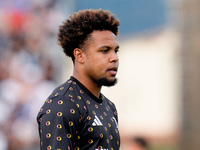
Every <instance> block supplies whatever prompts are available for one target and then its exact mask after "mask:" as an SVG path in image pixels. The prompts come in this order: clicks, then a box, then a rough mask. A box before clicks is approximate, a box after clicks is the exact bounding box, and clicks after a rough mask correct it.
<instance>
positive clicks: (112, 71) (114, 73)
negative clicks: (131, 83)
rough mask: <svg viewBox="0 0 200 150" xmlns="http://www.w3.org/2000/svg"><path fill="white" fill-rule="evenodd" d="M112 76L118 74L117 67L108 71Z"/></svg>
mask: <svg viewBox="0 0 200 150" xmlns="http://www.w3.org/2000/svg"><path fill="white" fill-rule="evenodd" d="M107 71H108V72H109V73H110V74H111V75H112V76H115V75H116V74H117V67H112V68H109V69H108V70H107Z"/></svg>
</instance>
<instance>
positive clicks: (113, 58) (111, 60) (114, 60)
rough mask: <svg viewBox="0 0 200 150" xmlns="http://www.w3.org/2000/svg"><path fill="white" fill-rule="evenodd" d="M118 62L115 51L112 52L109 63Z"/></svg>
mask: <svg viewBox="0 0 200 150" xmlns="http://www.w3.org/2000/svg"><path fill="white" fill-rule="evenodd" d="M118 61H119V57H118V55H117V53H116V52H115V51H114V52H112V55H111V58H110V62H118Z"/></svg>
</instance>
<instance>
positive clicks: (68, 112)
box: [37, 96, 81, 150]
mask: <svg viewBox="0 0 200 150" xmlns="http://www.w3.org/2000/svg"><path fill="white" fill-rule="evenodd" d="M37 119H38V124H39V132H40V140H41V143H40V145H41V150H50V149H51V150H59V149H65V150H68V149H70V150H71V149H74V143H75V139H76V138H78V137H77V133H78V127H79V126H80V125H79V124H80V122H81V114H80V111H79V108H78V107H77V104H76V103H75V102H74V101H73V100H72V99H71V98H69V97H67V98H66V97H65V96H57V97H53V98H52V99H47V100H46V102H45V104H44V105H43V107H42V108H41V110H40V113H39V114H38V118H37Z"/></svg>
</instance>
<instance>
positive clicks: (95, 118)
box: [92, 115, 103, 126]
mask: <svg viewBox="0 0 200 150" xmlns="http://www.w3.org/2000/svg"><path fill="white" fill-rule="evenodd" d="M92 126H103V124H102V123H101V121H100V120H99V118H98V117H97V115H95V116H94V122H93V123H92Z"/></svg>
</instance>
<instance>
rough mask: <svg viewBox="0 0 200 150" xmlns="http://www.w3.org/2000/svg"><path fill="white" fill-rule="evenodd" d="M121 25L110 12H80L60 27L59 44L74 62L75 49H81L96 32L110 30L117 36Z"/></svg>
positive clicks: (87, 10) (89, 10)
mask: <svg viewBox="0 0 200 150" xmlns="http://www.w3.org/2000/svg"><path fill="white" fill-rule="evenodd" d="M119 25H120V21H119V19H117V18H116V17H115V15H114V14H111V12H110V11H108V10H102V9H98V10H92V9H86V10H80V11H79V12H78V13H74V14H73V15H71V16H70V18H69V19H67V20H65V21H64V22H63V24H62V25H61V26H60V27H59V33H58V44H59V45H61V46H62V48H63V51H64V53H65V54H66V55H67V56H69V57H71V58H72V60H73V61H74V59H75V58H74V55H73V51H74V49H75V48H81V46H83V44H84V42H85V41H86V40H87V38H88V37H89V36H90V34H91V33H92V32H93V31H94V30H97V31H105V30H109V31H111V32H113V33H114V34H115V35H116V36H117V35H118V34H119V30H118V26H119Z"/></svg>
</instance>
